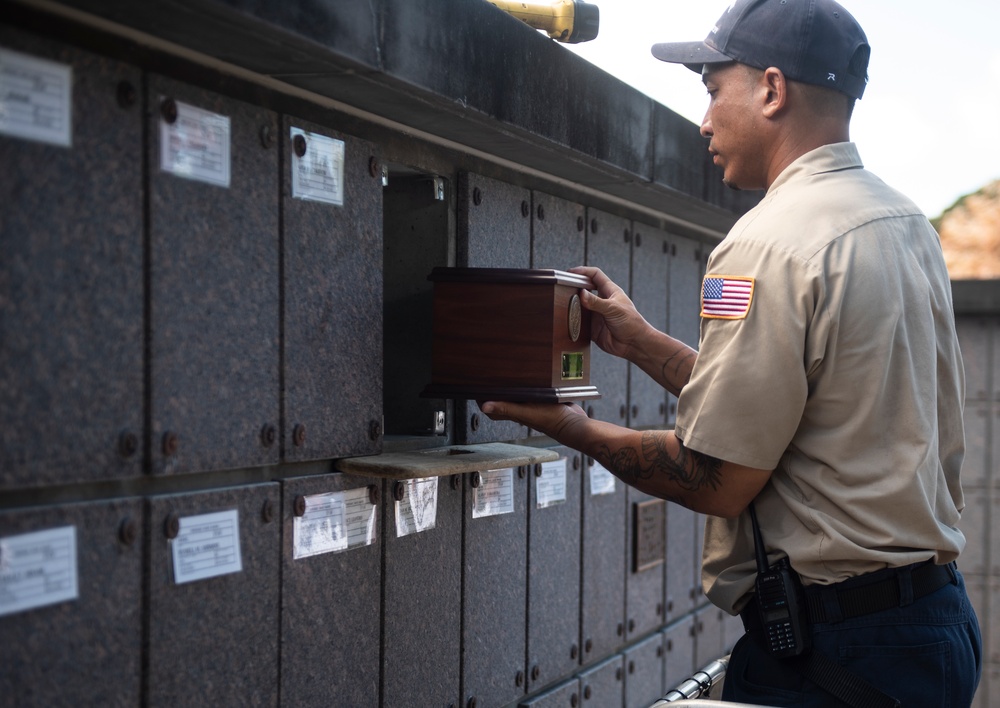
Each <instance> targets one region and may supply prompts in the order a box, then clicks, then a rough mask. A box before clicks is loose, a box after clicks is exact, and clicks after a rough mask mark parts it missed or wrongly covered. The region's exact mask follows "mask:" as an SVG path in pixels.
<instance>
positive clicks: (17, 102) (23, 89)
mask: <svg viewBox="0 0 1000 708" xmlns="http://www.w3.org/2000/svg"><path fill="white" fill-rule="evenodd" d="M72 108H73V68H72V67H70V66H68V65H66V64H58V63H56V62H54V61H48V60H46V59H39V58H37V57H33V56H30V55H28V54H21V53H20V52H12V51H10V50H9V49H0V133H3V134H5V135H10V136H13V137H15V138H24V139H25V140H37V141H39V142H43V143H50V144H52V145H61V146H64V147H69V146H70V145H71V144H72V141H73V140H72V130H73V124H72V112H73V111H72Z"/></svg>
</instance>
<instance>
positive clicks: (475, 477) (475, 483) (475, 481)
mask: <svg viewBox="0 0 1000 708" xmlns="http://www.w3.org/2000/svg"><path fill="white" fill-rule="evenodd" d="M471 483H472V487H473V489H478V488H479V485H481V484H482V483H483V476H482V475H481V474H479V472H473V473H472V480H471Z"/></svg>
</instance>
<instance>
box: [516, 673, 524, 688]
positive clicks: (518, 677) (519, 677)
mask: <svg viewBox="0 0 1000 708" xmlns="http://www.w3.org/2000/svg"><path fill="white" fill-rule="evenodd" d="M514 685H515V686H517V687H518V688H520V687H521V686H523V685H524V672H523V671H518V672H517V673H516V674H515V675H514Z"/></svg>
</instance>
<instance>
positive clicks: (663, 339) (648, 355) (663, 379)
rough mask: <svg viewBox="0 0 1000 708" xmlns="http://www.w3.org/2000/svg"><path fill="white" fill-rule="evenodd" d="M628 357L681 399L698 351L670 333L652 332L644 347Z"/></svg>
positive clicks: (637, 347)
mask: <svg viewBox="0 0 1000 708" xmlns="http://www.w3.org/2000/svg"><path fill="white" fill-rule="evenodd" d="M628 358H629V361H631V362H632V363H633V364H635V365H636V366H638V367H639V368H640V369H642V370H643V371H644V372H646V374H648V375H649V377H650V378H652V379H653V380H654V381H656V383H658V384H660V385H661V386H663V388H665V389H667V390H668V391H669V392H670V393H672V394H674V395H675V396H677V395H679V394H680V392H681V389H682V388H684V386H685V385H686V384H687V382H688V380H689V379H690V378H691V370H692V369H694V362H695V361H696V360H697V358H698V352H697V351H695V350H694V349H692V348H691V347H689V346H688V345H686V344H684V342H681V341H680V340H678V339H674V338H673V337H671V336H670V335H668V334H664V333H663V332H659V331H657V330H655V329H651V330H650V334H649V337H648V338H647V339H646V340H645V341H643V343H642V345H641V346H633V347H632V349H631V350H630V354H629V357H628Z"/></svg>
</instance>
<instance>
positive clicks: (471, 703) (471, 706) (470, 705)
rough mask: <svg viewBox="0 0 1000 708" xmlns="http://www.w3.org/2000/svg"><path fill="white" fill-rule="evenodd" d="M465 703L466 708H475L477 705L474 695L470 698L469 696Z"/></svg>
mask: <svg viewBox="0 0 1000 708" xmlns="http://www.w3.org/2000/svg"><path fill="white" fill-rule="evenodd" d="M466 705H467V706H468V708H476V705H477V702H476V697H475V696H472V697H471V698H469V702H468V703H467V704H466Z"/></svg>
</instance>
